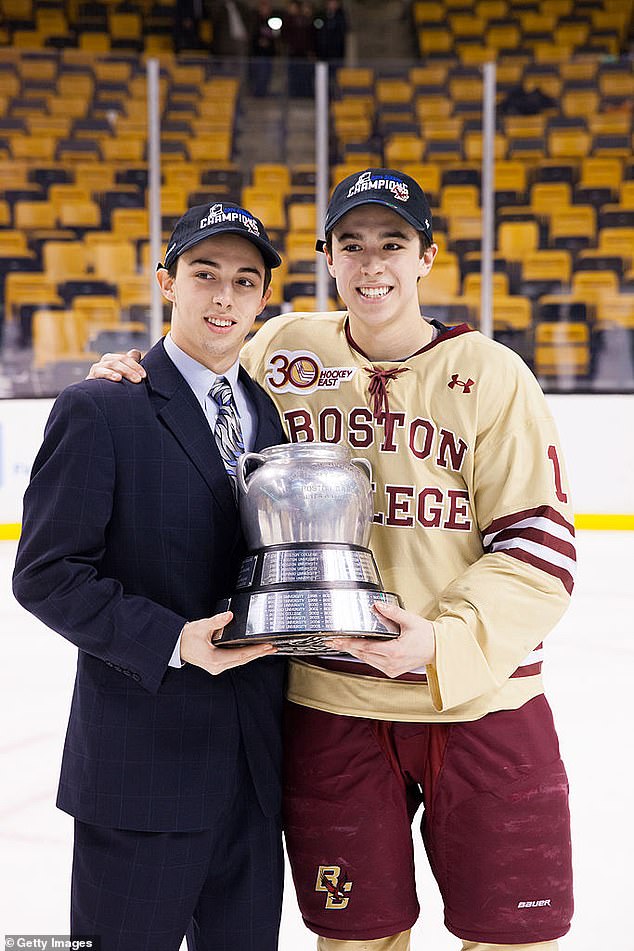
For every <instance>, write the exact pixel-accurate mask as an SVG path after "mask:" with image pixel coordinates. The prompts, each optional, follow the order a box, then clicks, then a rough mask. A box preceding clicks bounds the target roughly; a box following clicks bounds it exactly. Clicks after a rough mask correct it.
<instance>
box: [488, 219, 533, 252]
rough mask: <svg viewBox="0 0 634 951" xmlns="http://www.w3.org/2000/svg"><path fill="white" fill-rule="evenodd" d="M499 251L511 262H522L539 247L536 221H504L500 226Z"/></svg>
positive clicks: (498, 233)
mask: <svg viewBox="0 0 634 951" xmlns="http://www.w3.org/2000/svg"><path fill="white" fill-rule="evenodd" d="M497 236H498V251H499V253H500V254H501V255H502V256H503V257H505V258H506V259H507V260H509V261H521V260H522V258H523V257H524V256H525V255H526V254H527V253H528V252H530V251H535V250H537V248H538V246H539V227H538V224H537V222H536V221H503V222H501V223H500V224H499V225H498V229H497Z"/></svg>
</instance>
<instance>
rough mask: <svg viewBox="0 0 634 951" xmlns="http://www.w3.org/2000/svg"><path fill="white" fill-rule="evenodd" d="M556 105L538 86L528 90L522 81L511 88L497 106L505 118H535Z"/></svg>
mask: <svg viewBox="0 0 634 951" xmlns="http://www.w3.org/2000/svg"><path fill="white" fill-rule="evenodd" d="M554 105H556V103H555V100H554V99H553V98H552V96H549V95H548V94H547V93H545V92H543V91H542V90H541V89H540V88H539V86H534V87H533V88H532V89H529V88H528V87H527V86H526V85H525V83H524V80H523V79H522V80H521V81H520V82H519V83H518V84H517V85H516V86H512V87H511V89H509V91H508V92H507V94H506V96H505V97H504V99H503V100H502V102H501V103H500V106H499V110H500V112H501V113H502V115H505V116H536V115H537V114H538V113H540V112H544V111H545V110H546V109H552V107H553V106H554Z"/></svg>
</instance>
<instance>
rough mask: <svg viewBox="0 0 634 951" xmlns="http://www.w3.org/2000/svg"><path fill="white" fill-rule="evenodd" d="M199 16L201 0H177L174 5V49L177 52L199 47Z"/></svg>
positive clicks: (200, 13)
mask: <svg viewBox="0 0 634 951" xmlns="http://www.w3.org/2000/svg"><path fill="white" fill-rule="evenodd" d="M201 17H202V2H201V0H179V2H178V3H177V4H176V5H175V6H174V49H175V51H176V52H177V53H180V51H181V50H196V49H199V48H200V45H201V43H200V35H199V32H198V31H199V27H200V20H201Z"/></svg>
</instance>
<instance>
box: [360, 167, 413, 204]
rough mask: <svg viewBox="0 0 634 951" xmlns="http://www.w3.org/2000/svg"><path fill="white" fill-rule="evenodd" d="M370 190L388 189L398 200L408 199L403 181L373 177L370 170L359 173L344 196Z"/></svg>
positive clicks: (407, 190) (406, 187) (407, 192)
mask: <svg viewBox="0 0 634 951" xmlns="http://www.w3.org/2000/svg"><path fill="white" fill-rule="evenodd" d="M371 190H377V191H390V192H392V194H393V195H394V197H395V198H398V200H399V201H408V200H409V188H408V186H407V185H406V184H405V182H401V181H399V180H398V179H396V178H374V177H373V176H372V172H363V174H362V175H359V177H358V179H357V180H356V182H355V183H354V185H352V186H351V187H350V188H349V190H348V194H347V195H346V198H352V197H353V195H359V194H360V193H361V192H367V191H371Z"/></svg>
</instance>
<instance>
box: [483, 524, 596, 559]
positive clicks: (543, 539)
mask: <svg viewBox="0 0 634 951" xmlns="http://www.w3.org/2000/svg"><path fill="white" fill-rule="evenodd" d="M514 538H517V539H519V538H525V539H527V540H528V541H531V542H534V543H535V544H536V545H540V546H542V547H543V548H551V549H552V550H553V551H556V552H558V553H559V554H560V555H564V556H565V557H566V558H569V559H570V560H571V561H574V562H576V560H577V554H576V551H575V546H574V545H572V544H571V543H570V542H567V541H562V540H561V539H560V538H557V537H556V536H555V535H551V534H550V532H544V531H540V530H539V529H537V528H534V527H532V526H526V527H525V528H520V527H519V526H515V527H514V528H509V529H507V530H506V531H504V532H498V533H497V535H495V536H493V540H492V541H491V543H490V545H489V546H488V549H486V550H489V551H498V550H499V549H501V548H502V547H503V545H502V544H501V543H502V542H505V541H508V540H509V539H514Z"/></svg>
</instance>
